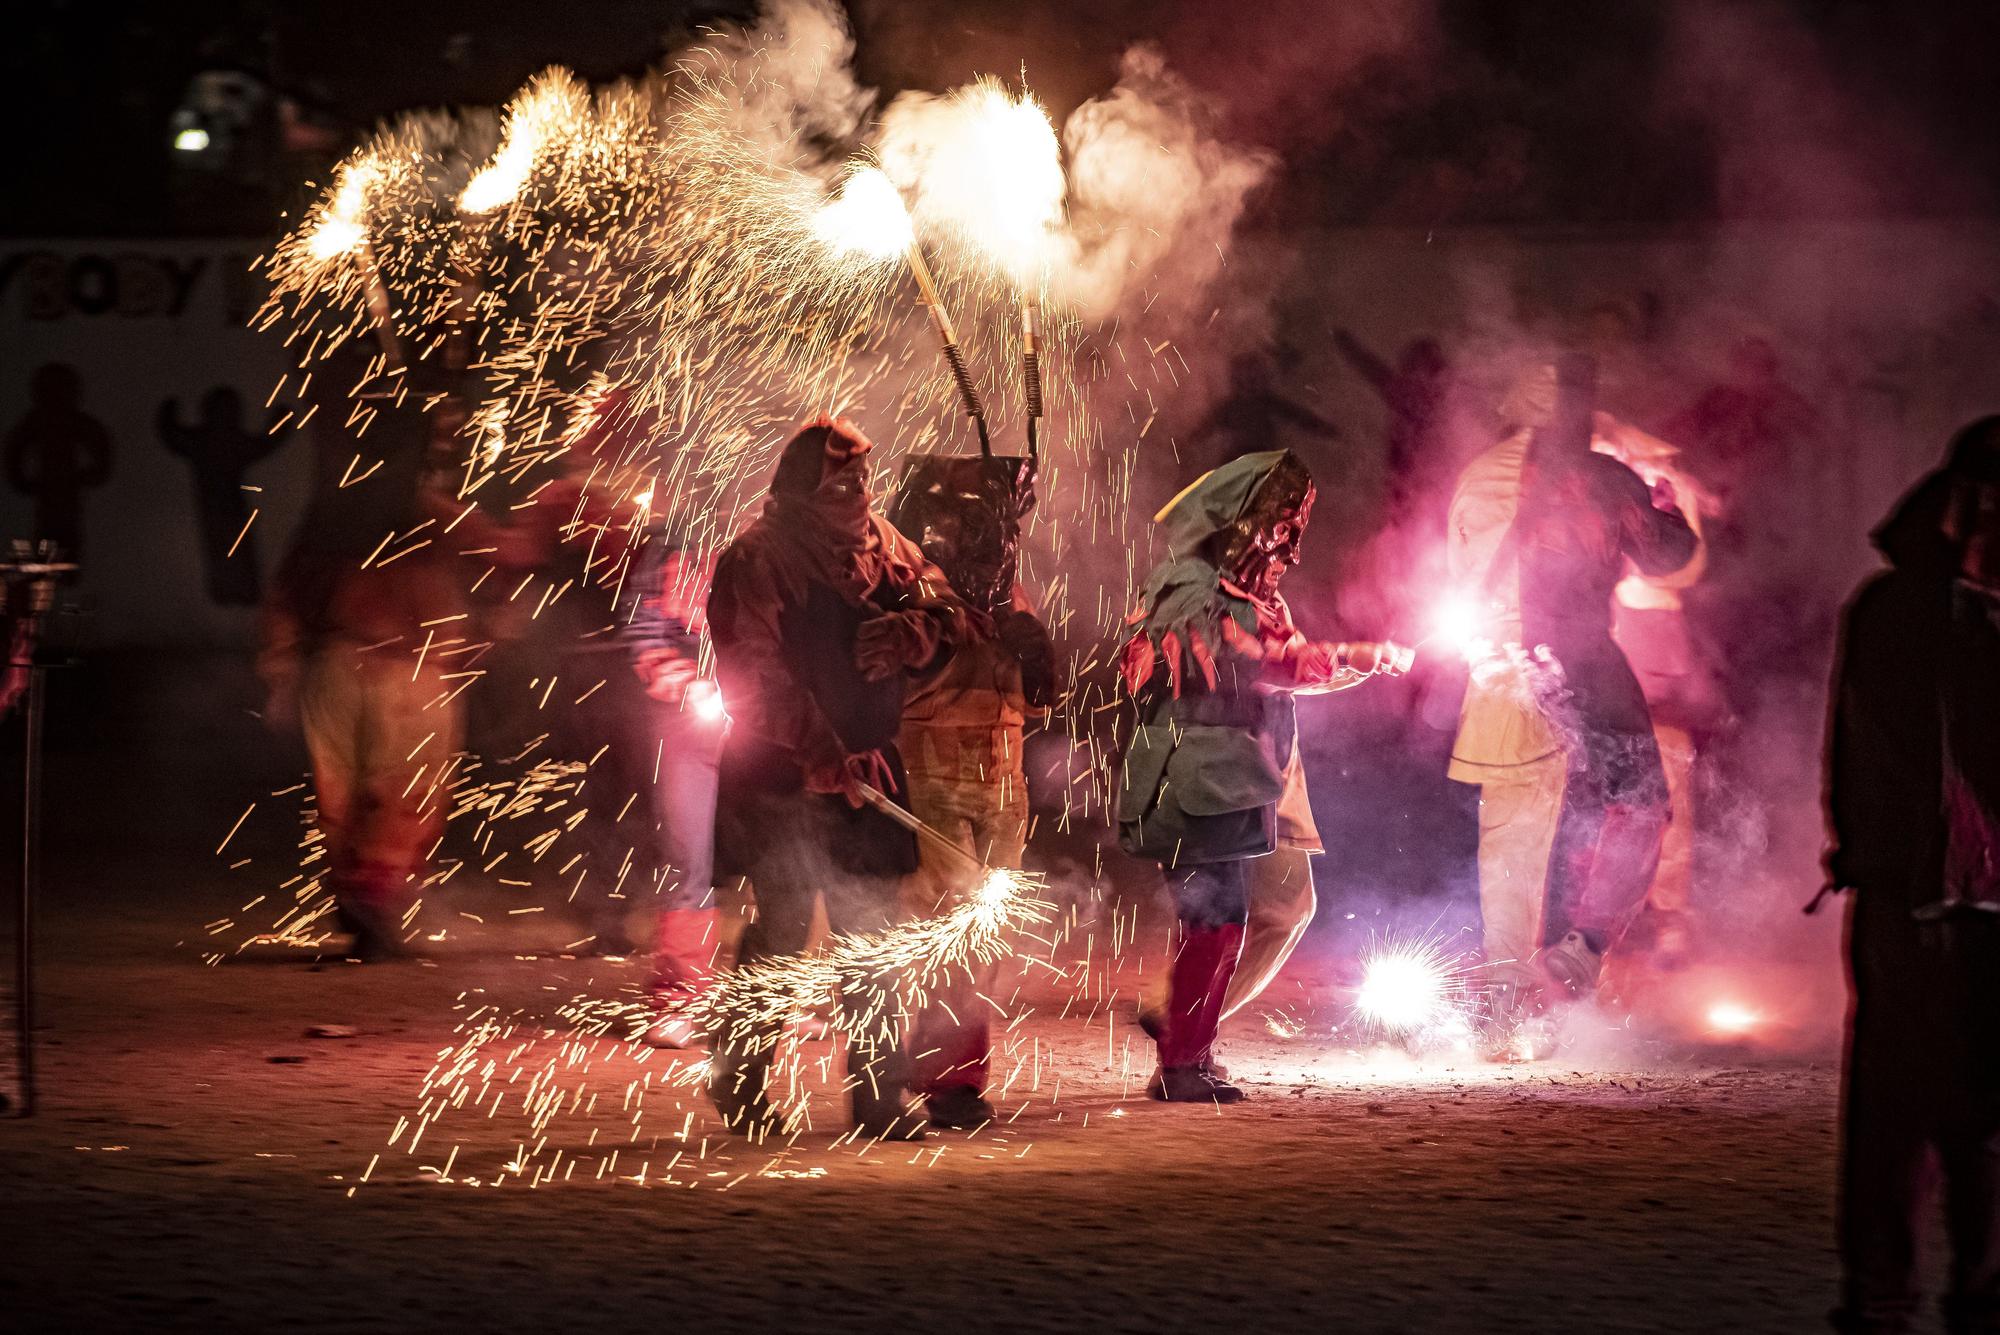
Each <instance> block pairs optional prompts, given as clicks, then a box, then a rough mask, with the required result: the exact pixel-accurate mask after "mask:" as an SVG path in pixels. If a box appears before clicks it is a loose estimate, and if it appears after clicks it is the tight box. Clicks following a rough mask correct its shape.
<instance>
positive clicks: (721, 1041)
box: [708, 1019, 783, 1145]
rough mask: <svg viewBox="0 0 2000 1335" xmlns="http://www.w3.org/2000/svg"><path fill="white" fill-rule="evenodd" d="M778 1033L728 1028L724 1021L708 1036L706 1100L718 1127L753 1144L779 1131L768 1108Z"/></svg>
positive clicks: (766, 1029) (765, 1027)
mask: <svg viewBox="0 0 2000 1335" xmlns="http://www.w3.org/2000/svg"><path fill="white" fill-rule="evenodd" d="M778 1036H779V1031H778V1030H776V1029H775V1028H773V1027H771V1026H768V1025H756V1026H752V1025H742V1026H737V1025H732V1024H730V1023H729V1022H728V1021H727V1020H726V1019H725V1020H723V1021H722V1022H721V1023H720V1024H719V1025H718V1032H717V1033H716V1034H714V1035H713V1036H712V1047H713V1052H712V1053H711V1055H710V1057H709V1077H708V1096H709V1098H711V1099H713V1100H714V1101H715V1110H716V1111H717V1112H719V1113H721V1114H722V1124H723V1125H724V1126H726V1127H728V1128H729V1129H730V1130H731V1131H734V1132H736V1133H737V1134H738V1135H740V1136H743V1137H745V1138H746V1139H748V1140H751V1141H753V1142H755V1143H757V1144H760V1145H761V1144H763V1143H765V1142H766V1141H768V1140H770V1139H771V1138H772V1137H774V1136H775V1135H777V1134H778V1133H779V1132H780V1131H781V1130H782V1129H783V1119H781V1118H780V1117H779V1116H778V1114H777V1111H776V1110H775V1109H773V1108H772V1107H771V1101H770V1084H771V1060H772V1058H773V1056H775V1055H776V1048H777V1045H778Z"/></svg>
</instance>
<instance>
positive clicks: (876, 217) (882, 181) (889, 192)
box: [813, 167, 916, 260]
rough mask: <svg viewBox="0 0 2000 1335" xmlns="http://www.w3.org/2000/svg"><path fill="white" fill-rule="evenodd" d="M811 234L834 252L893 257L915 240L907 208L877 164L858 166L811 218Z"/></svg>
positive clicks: (868, 256) (885, 258)
mask: <svg viewBox="0 0 2000 1335" xmlns="http://www.w3.org/2000/svg"><path fill="white" fill-rule="evenodd" d="M813 234H814V235H815V236H817V237H818V238H819V239H820V240H821V241H822V242H824V243H825V244H826V245H827V246H828V247H829V248H831V249H832V250H833V251H834V252H835V253H837V254H841V255H863V256H866V257H867V258H869V259H871V260H890V259H895V258H897V257H899V256H901V255H903V254H904V253H905V252H907V251H908V250H909V248H910V246H911V244H912V243H913V242H914V241H915V240H916V233H915V232H914V231H913V230H912V229H911V227H910V211H909V210H908V209H907V208H905V207H904V206H903V196H902V194H901V192H900V191H898V190H897V189H896V183H895V182H894V181H891V180H890V179H889V178H888V177H887V176H886V175H884V174H883V172H882V169H881V168H880V167H857V168H856V169H855V170H854V171H853V172H852V173H851V174H849V176H848V178H847V180H846V181H844V182H842V184H841V187H840V193H839V194H838V195H836V196H834V198H833V199H832V200H831V201H830V202H828V203H827V204H826V205H825V206H824V207H822V208H821V209H820V211H819V213H818V214H817V215H816V216H815V217H814V218H813Z"/></svg>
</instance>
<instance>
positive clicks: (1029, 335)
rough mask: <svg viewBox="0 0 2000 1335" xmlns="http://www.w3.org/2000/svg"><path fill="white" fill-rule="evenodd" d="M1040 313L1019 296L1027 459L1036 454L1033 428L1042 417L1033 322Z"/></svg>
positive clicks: (1029, 300) (1025, 297)
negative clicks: (1025, 404)
mask: <svg viewBox="0 0 2000 1335" xmlns="http://www.w3.org/2000/svg"><path fill="white" fill-rule="evenodd" d="M1040 313H1041V310H1040V307H1039V305H1038V304H1037V303H1036V301H1035V299H1034V298H1033V297H1031V296H1029V295H1027V294H1026V293H1023V294H1022V296H1021V385H1022V397H1023V398H1024V399H1025V400H1026V402H1027V407H1028V457H1029V458H1031V459H1032V458H1034V457H1035V456H1036V454H1037V452H1038V451H1037V449H1036V440H1035V434H1036V432H1035V427H1036V424H1037V422H1039V421H1040V419H1041V416H1042V362H1041V353H1040V350H1039V348H1038V346H1037V343H1036V337H1035V320H1036V317H1037V316H1038V315H1039V314H1040Z"/></svg>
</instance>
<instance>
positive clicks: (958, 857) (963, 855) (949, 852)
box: [858, 783, 993, 880]
mask: <svg viewBox="0 0 2000 1335" xmlns="http://www.w3.org/2000/svg"><path fill="white" fill-rule="evenodd" d="M858 786H859V787H860V789H861V800H862V801H864V802H866V803H867V804H868V805H869V806H871V807H874V808H875V809H876V810H877V811H879V812H881V813H882V814H883V815H885V816H887V817H888V818H889V819H890V820H892V821H895V822H896V824H898V825H900V826H902V827H903V828H904V829H906V830H908V831H909V832H910V833H911V834H914V835H915V836H917V839H918V840H919V841H920V842H922V843H926V844H929V845H930V846H931V847H932V848H933V849H935V850H937V851H938V852H940V853H942V854H944V855H945V856H946V857H947V858H948V859H951V860H953V861H955V862H957V863H958V864H959V865H960V866H961V867H964V868H965V869H966V870H968V871H970V872H971V873H972V874H973V876H974V877H975V878H976V879H979V880H983V879H985V877H986V876H987V875H988V874H990V873H991V872H992V870H993V869H992V868H991V867H989V866H987V865H986V864H985V863H984V862H981V861H980V860H979V859H978V858H976V857H974V856H973V855H972V854H970V853H968V852H966V851H965V850H964V849H962V848H960V847H959V846H958V845H957V844H956V843H954V842H952V841H951V840H950V839H948V838H946V837H945V836H944V835H943V834H941V833H939V832H938V831H936V830H934V829H932V828H931V827H930V826H928V825H926V824H924V823H923V822H922V821H920V820H918V819H917V818H916V816H915V815H914V814H913V813H912V812H911V811H910V810H909V809H908V808H907V807H904V806H902V805H901V804H899V803H898V802H897V801H896V800H895V799H894V798H892V797H890V796H889V795H888V794H887V793H885V792H883V791H882V790H881V789H879V788H877V787H875V786H874V785H872V784H866V783H864V784H860V785H858Z"/></svg>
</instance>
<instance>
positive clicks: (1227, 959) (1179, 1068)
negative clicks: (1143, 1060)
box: [1146, 923, 1243, 1103]
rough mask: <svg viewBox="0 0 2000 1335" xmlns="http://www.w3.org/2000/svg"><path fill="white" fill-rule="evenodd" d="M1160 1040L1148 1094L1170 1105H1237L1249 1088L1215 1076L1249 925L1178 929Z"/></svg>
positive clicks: (1238, 924) (1184, 927)
mask: <svg viewBox="0 0 2000 1335" xmlns="http://www.w3.org/2000/svg"><path fill="white" fill-rule="evenodd" d="M1178 935H1179V937H1180V942H1179V949H1178V950H1177V951H1176V952H1175V954H1174V961H1173V966H1172V968H1171V969H1170V970H1169V972H1168V986H1167V997H1168V1001H1167V1010H1166V1014H1165V1015H1164V1016H1163V1017H1162V1023H1161V1032H1160V1038H1159V1048H1160V1069H1159V1071H1158V1073H1157V1074H1155V1075H1154V1077H1153V1081H1152V1084H1150V1085H1149V1086H1147V1090H1146V1092H1147V1093H1148V1094H1149V1095H1151V1096H1152V1097H1153V1098H1156V1099H1161V1100H1164V1101H1166V1102H1169V1103H1182V1102H1207V1103H1235V1102H1237V1101H1239V1100H1240V1099H1242V1097H1243V1091H1242V1090H1240V1089H1238V1088H1236V1086H1234V1085H1232V1084H1229V1083H1228V1082H1227V1081H1225V1080H1223V1079H1222V1078H1221V1077H1220V1076H1218V1075H1216V1074H1215V1071H1214V1068H1213V1063H1214V1058H1215V1030H1216V1026H1217V1025H1219V1024H1220V1023H1221V1022H1222V1003H1223V998H1224V996H1225V995H1226V994H1227V993H1228V991H1229V979H1230V977H1231V976H1232V975H1233V974H1234V973H1235V972H1236V961H1237V957H1238V956H1239V955H1241V953H1242V950H1243V925H1242V924H1241V923H1227V924H1225V925H1223V926H1220V927H1189V926H1185V925H1183V926H1181V927H1180V928H1179V929H1178Z"/></svg>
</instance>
